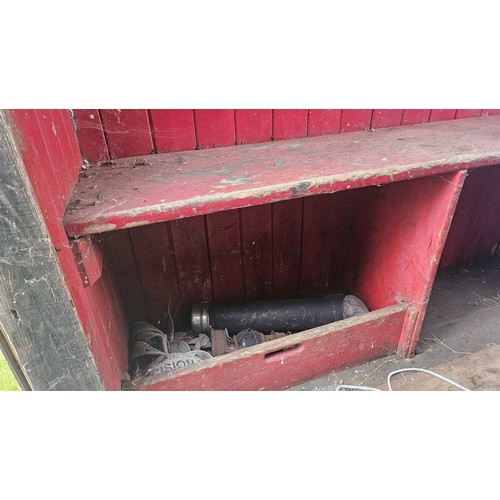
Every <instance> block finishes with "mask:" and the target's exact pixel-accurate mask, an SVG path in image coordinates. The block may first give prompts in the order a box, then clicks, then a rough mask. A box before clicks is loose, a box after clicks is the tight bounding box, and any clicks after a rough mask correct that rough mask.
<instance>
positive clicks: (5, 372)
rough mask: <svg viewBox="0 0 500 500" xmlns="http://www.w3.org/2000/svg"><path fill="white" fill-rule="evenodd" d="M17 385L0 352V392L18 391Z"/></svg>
mask: <svg viewBox="0 0 500 500" xmlns="http://www.w3.org/2000/svg"><path fill="white" fill-rule="evenodd" d="M19 390H20V389H19V385H18V384H17V382H16V379H15V378H14V375H12V372H11V371H10V368H9V365H8V364H7V361H6V360H5V358H4V357H3V354H2V353H1V352H0V391H19Z"/></svg>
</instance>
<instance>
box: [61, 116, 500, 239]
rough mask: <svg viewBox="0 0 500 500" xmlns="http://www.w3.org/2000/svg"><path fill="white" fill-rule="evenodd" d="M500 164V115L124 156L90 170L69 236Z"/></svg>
mask: <svg viewBox="0 0 500 500" xmlns="http://www.w3.org/2000/svg"><path fill="white" fill-rule="evenodd" d="M499 163H500V115H497V116H482V117H480V118H469V119H463V120H450V121H444V122H433V123H425V124H421V125H412V126H406V127H397V128H393V129H380V130H375V131H370V132H369V131H367V132H353V133H349V134H339V135H330V136H323V137H313V138H306V139H296V140H287V141H279V142H274V143H262V144H251V145H240V146H228V147H224V148H216V149H210V150H202V151H186V152H180V153H165V154H158V155H150V156H144V157H134V158H125V159H120V160H116V161H112V162H105V163H101V164H98V165H94V166H91V167H88V168H87V169H86V170H84V171H82V173H81V174H80V178H79V181H78V184H77V186H76V188H75V191H74V193H73V196H72V199H71V201H70V203H69V205H68V208H67V210H66V214H65V218H64V224H65V227H66V231H67V233H68V234H69V235H70V236H74V237H76V236H82V235H86V234H94V233H102V232H106V231H113V230H117V229H122V228H128V227H134V226H140V225H145V224H151V223H155V222H161V221H167V220H172V219H178V218H182V217H190V216H195V215H202V214H208V213H212V212H218V211H222V210H229V209H234V208H242V207H246V206H252V205H260V204H264V203H269V202H273V201H279V200H285V199H291V198H297V197H303V196H308V195H314V194H323V193H331V192H335V191H341V190H347V189H353V188H358V187H362V186H369V185H377V184H386V183H389V182H395V181H400V180H406V179H411V178H416V177H422V176H429V175H436V174H442V173H445V172H450V171H454V170H462V169H469V168H475V167H481V166H487V165H494V164H499Z"/></svg>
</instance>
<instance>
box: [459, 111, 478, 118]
mask: <svg viewBox="0 0 500 500" xmlns="http://www.w3.org/2000/svg"><path fill="white" fill-rule="evenodd" d="M475 116H481V110H480V109H457V114H456V115H455V119H459V118H473V117H475Z"/></svg>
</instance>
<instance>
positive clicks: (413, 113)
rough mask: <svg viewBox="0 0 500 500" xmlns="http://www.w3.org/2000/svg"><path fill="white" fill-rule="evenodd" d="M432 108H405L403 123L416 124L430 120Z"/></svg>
mask: <svg viewBox="0 0 500 500" xmlns="http://www.w3.org/2000/svg"><path fill="white" fill-rule="evenodd" d="M430 111H431V110H430V109H403V116H402V118H401V125H414V124H416V123H426V122H428V121H429V115H430Z"/></svg>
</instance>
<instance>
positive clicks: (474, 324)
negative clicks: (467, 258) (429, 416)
mask: <svg viewBox="0 0 500 500" xmlns="http://www.w3.org/2000/svg"><path fill="white" fill-rule="evenodd" d="M408 367H418V368H426V369H431V370H433V371H438V370H440V372H441V373H442V374H443V375H445V376H447V377H448V378H451V379H452V380H455V381H456V382H458V383H460V384H462V385H464V386H466V387H468V388H470V389H471V390H500V255H495V256H492V257H490V258H487V259H484V260H481V261H477V262H474V263H470V264H464V265H461V266H457V267H454V268H450V269H442V270H440V271H439V273H438V276H437V277H436V281H435V284H434V287H433V290H432V295H431V299H430V301H429V306H428V309H427V314H426V318H425V320H424V324H423V326H422V331H421V334H420V340H419V341H418V344H417V351H416V355H415V356H414V357H412V358H410V359H402V358H400V357H398V356H397V355H391V356H387V357H385V358H382V359H378V360H375V361H372V362H370V363H365V364H363V365H360V366H355V367H350V368H346V369H345V370H343V371H341V372H336V373H335V372H334V373H331V374H329V375H328V376H326V377H322V378H320V379H316V380H313V381H310V382H306V383H304V384H300V385H298V386H296V387H294V388H292V389H290V390H333V389H335V387H336V385H338V384H339V383H340V382H342V383H343V384H349V385H364V386H370V387H381V388H384V389H386V386H385V385H384V384H385V381H386V378H387V375H388V374H389V373H390V372H391V371H393V370H396V369H399V368H408ZM453 376H455V377H458V379H459V380H456V379H455V378H453ZM394 380H395V381H394V384H393V385H394V388H395V389H396V388H400V389H407V390H437V389H439V390H440V389H454V387H453V386H449V385H447V384H445V383H441V381H439V380H438V379H435V378H434V377H432V376H430V375H427V374H423V373H418V374H414V373H410V374H408V373H406V374H404V375H397V376H396V377H395V379H394Z"/></svg>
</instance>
